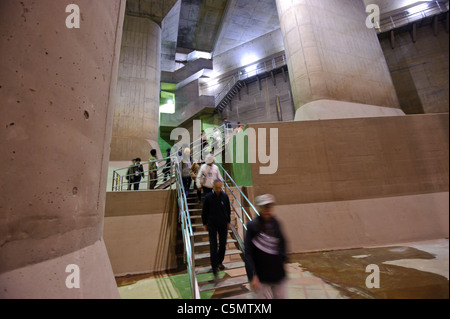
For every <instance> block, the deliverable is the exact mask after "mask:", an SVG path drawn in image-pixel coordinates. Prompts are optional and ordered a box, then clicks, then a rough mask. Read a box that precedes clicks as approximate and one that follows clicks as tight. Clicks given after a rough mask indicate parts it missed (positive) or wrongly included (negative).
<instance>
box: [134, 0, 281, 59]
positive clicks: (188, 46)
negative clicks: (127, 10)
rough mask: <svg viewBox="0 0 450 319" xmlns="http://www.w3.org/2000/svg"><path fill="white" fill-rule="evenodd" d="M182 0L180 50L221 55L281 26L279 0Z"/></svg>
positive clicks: (178, 40)
mask: <svg viewBox="0 0 450 319" xmlns="http://www.w3.org/2000/svg"><path fill="white" fill-rule="evenodd" d="M141 1H142V0H141ZM179 1H180V11H179V21H178V35H177V48H178V50H179V51H180V52H186V51H194V50H197V51H205V52H214V54H215V55H217V54H220V53H223V52H225V51H227V50H230V49H232V48H235V47H237V46H239V45H241V44H244V43H246V42H249V41H251V40H253V39H256V38H258V37H260V36H262V35H264V34H267V33H269V32H271V31H273V30H276V29H278V28H279V27H280V21H279V18H278V13H277V8H276V2H275V0H179ZM163 41H164V39H163Z"/></svg>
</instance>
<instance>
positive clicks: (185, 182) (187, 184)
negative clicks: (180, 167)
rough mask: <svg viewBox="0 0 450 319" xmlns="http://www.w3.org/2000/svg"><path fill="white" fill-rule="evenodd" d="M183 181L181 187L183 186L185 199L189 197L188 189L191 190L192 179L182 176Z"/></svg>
mask: <svg viewBox="0 0 450 319" xmlns="http://www.w3.org/2000/svg"><path fill="white" fill-rule="evenodd" d="M182 180H183V186H184V193H185V194H186V198H187V197H188V195H189V189H190V188H191V182H192V178H191V177H190V176H184V177H182Z"/></svg>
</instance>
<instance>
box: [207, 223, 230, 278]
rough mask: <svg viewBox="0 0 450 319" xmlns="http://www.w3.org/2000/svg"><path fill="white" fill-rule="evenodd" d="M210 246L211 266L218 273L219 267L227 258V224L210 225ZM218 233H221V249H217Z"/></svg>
mask: <svg viewBox="0 0 450 319" xmlns="http://www.w3.org/2000/svg"><path fill="white" fill-rule="evenodd" d="M208 233H209V247H210V253H211V267H212V269H213V272H214V273H217V267H219V265H220V264H222V263H223V260H224V259H225V250H226V246H227V234H228V227H227V225H223V226H217V225H208ZM217 235H219V249H217Z"/></svg>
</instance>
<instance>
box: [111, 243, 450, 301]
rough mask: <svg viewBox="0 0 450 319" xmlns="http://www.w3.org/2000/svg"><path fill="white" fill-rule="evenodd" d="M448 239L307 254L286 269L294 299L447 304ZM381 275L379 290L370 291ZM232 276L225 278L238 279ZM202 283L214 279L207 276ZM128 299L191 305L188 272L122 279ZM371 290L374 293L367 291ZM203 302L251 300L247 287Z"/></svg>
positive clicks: (123, 294)
mask: <svg viewBox="0 0 450 319" xmlns="http://www.w3.org/2000/svg"><path fill="white" fill-rule="evenodd" d="M448 251H449V246H448V239H445V240H437V241H428V242H421V243H412V244H407V245H399V246H390V247H377V248H360V249H348V250H335V251H323V252H314V253H303V254H295V255H290V256H289V263H288V264H287V265H286V270H287V274H288V294H289V298H290V299H448V298H449V281H448V277H449V275H448V273H449V262H448V254H449V253H448ZM368 266H371V267H373V266H375V268H376V269H377V270H379V288H371V284H373V283H374V281H372V279H373V278H374V277H373V276H374V275H375V273H376V272H375V271H373V270H371V269H373V268H370V267H369V268H367V267H368ZM237 275H242V274H235V273H234V272H233V271H232V270H229V271H227V270H225V271H223V272H220V276H221V277H222V278H223V277H225V276H230V277H233V276H237ZM201 276H204V278H201V279H202V280H209V279H208V276H210V277H211V278H210V279H212V274H208V273H206V274H203V275H201ZM117 284H118V287H119V292H120V295H121V297H122V298H123V299H141V298H144V299H189V298H190V288H189V279H188V275H187V274H186V271H180V272H175V273H161V274H156V275H155V274H153V275H143V276H130V277H122V278H117ZM368 285H369V287H368ZM201 297H202V299H217V298H235V299H245V298H251V292H250V291H249V287H248V284H246V285H243V286H242V287H237V288H234V289H233V290H230V291H225V292H223V291H221V292H215V291H214V290H212V291H208V292H205V293H202V295H201Z"/></svg>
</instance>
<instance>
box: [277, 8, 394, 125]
mask: <svg viewBox="0 0 450 319" xmlns="http://www.w3.org/2000/svg"><path fill="white" fill-rule="evenodd" d="M277 8H278V13H279V17H280V23H281V31H282V34H283V38H284V43H285V50H286V57H287V61H288V66H289V76H290V80H291V86H292V94H293V99H294V104H295V108H296V109H297V110H298V109H300V108H301V107H303V106H306V105H308V104H309V103H312V102H315V103H314V105H315V107H320V105H318V104H320V103H317V102H318V101H321V100H332V101H340V102H346V103H347V102H350V103H349V104H350V105H353V104H352V103H355V104H367V105H373V106H381V107H389V108H399V102H398V99H397V95H396V92H395V88H394V86H393V83H392V79H391V76H390V72H389V69H388V67H387V64H386V61H385V58H384V55H383V51H382V49H381V46H380V43H379V41H378V38H377V35H376V32H375V30H374V29H369V28H367V27H366V23H365V21H366V18H367V14H366V13H365V7H364V4H363V1H355V0H342V1H334V0H315V1H306V0H303V1H290V0H289V1H286V0H277ZM344 116H345V115H344Z"/></svg>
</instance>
